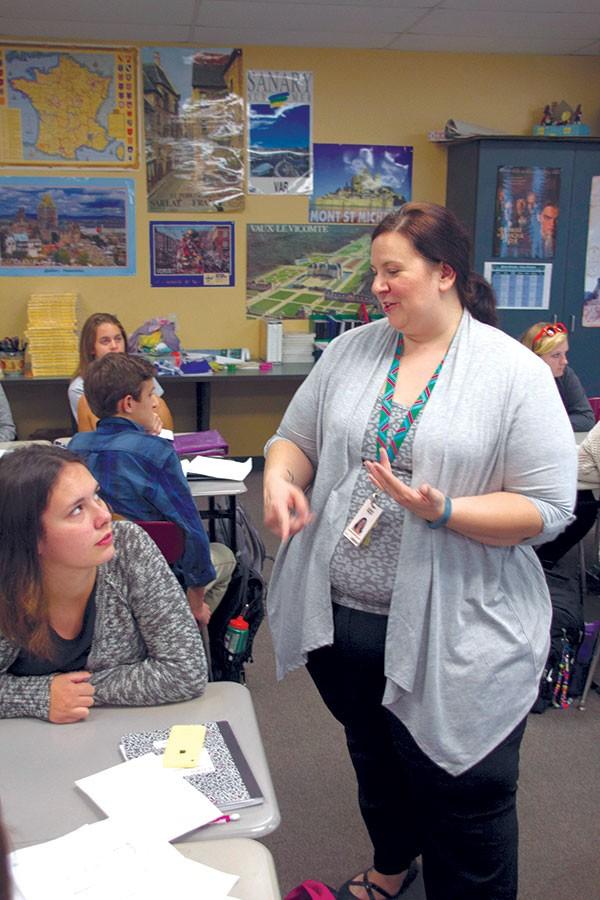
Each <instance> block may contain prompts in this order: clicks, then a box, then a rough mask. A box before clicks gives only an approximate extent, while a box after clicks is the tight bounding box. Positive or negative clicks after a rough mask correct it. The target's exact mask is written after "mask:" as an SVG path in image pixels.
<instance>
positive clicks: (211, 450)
mask: <svg viewBox="0 0 600 900" xmlns="http://www.w3.org/2000/svg"><path fill="white" fill-rule="evenodd" d="M173 445H174V447H175V452H176V453H177V455H178V456H227V454H228V453H229V444H228V443H227V442H226V441H225V439H224V438H223V436H222V435H221V434H219V432H218V431H216V430H214V429H213V430H212V431H192V432H190V433H189V434H176V435H175V438H174V440H173Z"/></svg>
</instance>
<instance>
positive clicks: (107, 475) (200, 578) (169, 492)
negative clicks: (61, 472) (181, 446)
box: [69, 416, 216, 588]
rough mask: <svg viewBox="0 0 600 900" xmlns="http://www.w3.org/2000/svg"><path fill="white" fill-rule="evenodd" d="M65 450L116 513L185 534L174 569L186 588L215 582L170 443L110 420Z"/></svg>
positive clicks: (118, 419)
mask: <svg viewBox="0 0 600 900" xmlns="http://www.w3.org/2000/svg"><path fill="white" fill-rule="evenodd" d="M69 450H72V451H73V452H74V453H77V454H78V455H79V456H81V457H82V458H83V459H84V460H85V463H86V465H87V466H88V467H89V469H90V470H91V472H92V473H93V474H94V477H95V478H97V479H98V482H99V484H100V487H101V492H102V496H103V497H104V499H105V500H106V501H107V502H108V503H109V504H110V505H111V507H112V508H113V510H114V511H115V512H116V513H119V515H121V516H125V518H127V519H141V520H153V519H162V520H166V521H169V522H175V523H176V524H177V525H179V526H180V527H181V528H182V529H183V531H184V533H185V549H184V552H183V556H182V557H181V560H180V561H179V563H178V570H179V571H180V573H181V576H182V578H183V581H184V584H185V587H186V588H187V587H203V586H204V585H206V584H208V582H210V581H213V579H214V578H215V577H216V572H215V569H214V566H213V564H212V562H211V558H210V547H209V543H208V536H207V534H206V531H205V530H204V526H203V525H202V521H201V519H200V516H199V515H198V510H197V509H196V507H195V506H194V501H193V499H192V495H191V493H190V489H189V485H188V483H187V481H186V479H185V476H184V474H183V471H182V469H181V463H180V462H179V458H178V456H177V454H176V453H175V450H174V449H173V445H172V444H171V443H170V442H169V441H166V440H164V439H163V438H160V437H156V435H153V434H146V433H145V432H144V430H143V428H142V427H141V426H140V425H138V424H137V423H136V422H132V421H131V420H130V419H125V418H123V417H121V416H111V417H110V418H107V419H101V420H100V421H99V422H98V426H97V428H96V431H85V432H80V433H79V434H76V435H75V437H73V438H72V440H71V442H70V443H69Z"/></svg>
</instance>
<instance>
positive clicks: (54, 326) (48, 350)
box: [25, 294, 79, 376]
mask: <svg viewBox="0 0 600 900" xmlns="http://www.w3.org/2000/svg"><path fill="white" fill-rule="evenodd" d="M25 336H26V338H27V342H28V346H27V354H28V358H29V366H30V368H31V374H32V375H37V376H52V375H72V374H73V373H74V371H75V370H76V368H77V364H78V362H79V340H78V337H77V294H31V296H30V298H29V302H28V304H27V328H26V330H25Z"/></svg>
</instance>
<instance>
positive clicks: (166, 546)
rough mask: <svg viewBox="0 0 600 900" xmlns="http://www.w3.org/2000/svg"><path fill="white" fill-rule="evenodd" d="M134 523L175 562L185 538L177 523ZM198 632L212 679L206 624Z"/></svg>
mask: <svg viewBox="0 0 600 900" xmlns="http://www.w3.org/2000/svg"><path fill="white" fill-rule="evenodd" d="M135 524H136V525H139V526H140V528H143V529H144V531H145V532H146V533H147V534H149V535H150V537H151V538H152V540H153V541H154V543H155V544H156V545H157V547H158V549H159V550H160V552H161V553H162V555H163V556H164V558H165V559H166V561H167V562H168V563H169V565H170V566H172V565H174V564H175V563H176V562H177V560H178V559H179V558H180V556H181V555H182V553H183V551H184V547H185V538H184V535H183V531H182V529H181V528H180V527H179V525H176V524H175V522H161V521H139V520H138V521H136V523H135ZM200 633H201V634H202V643H203V644H204V652H205V654H206V662H207V665H208V678H209V680H210V681H212V666H211V659H210V641H209V637H208V628H207V626H206V625H202V626H200Z"/></svg>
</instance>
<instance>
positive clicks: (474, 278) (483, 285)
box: [371, 203, 498, 325]
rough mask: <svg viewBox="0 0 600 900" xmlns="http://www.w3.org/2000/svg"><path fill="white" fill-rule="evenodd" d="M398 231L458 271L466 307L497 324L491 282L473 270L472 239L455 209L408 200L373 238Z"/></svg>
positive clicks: (458, 287)
mask: <svg viewBox="0 0 600 900" xmlns="http://www.w3.org/2000/svg"><path fill="white" fill-rule="evenodd" d="M392 231H396V232H398V234H401V235H403V236H404V237H405V238H408V240H409V241H410V242H411V244H412V245H413V247H414V249H415V250H416V251H417V253H420V254H421V256H422V257H424V258H425V259H428V260H429V261H430V262H433V263H441V262H443V263H446V264H447V265H449V266H450V267H451V268H452V269H453V270H454V272H455V274H456V282H455V284H456V291H457V293H458V297H459V299H460V302H461V304H462V305H463V307H466V308H467V309H468V310H469V312H470V313H471V315H472V316H473V317H474V318H475V319H479V321H480V322H485V323H486V325H497V324H498V317H497V315H496V298H495V297H494V292H493V290H492V288H491V286H490V285H489V284H488V282H487V281H486V280H485V278H483V277H482V276H481V275H478V274H477V272H472V271H471V266H470V263H469V253H470V249H471V241H470V239H469V235H468V234H467V230H466V228H465V227H464V225H462V224H461V223H460V222H459V221H458V219H457V218H456V216H455V215H454V213H452V212H450V210H449V209H446V207H445V206H438V205H437V204H435V203H405V204H404V206H402V207H400V209H399V210H398V212H394V213H390V214H389V215H387V216H386V217H385V218H384V219H382V221H381V222H380V223H379V225H378V226H377V228H376V229H375V231H374V232H373V235H372V237H371V241H374V240H375V238H378V237H379V235H381V234H388V233H389V232H392Z"/></svg>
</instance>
